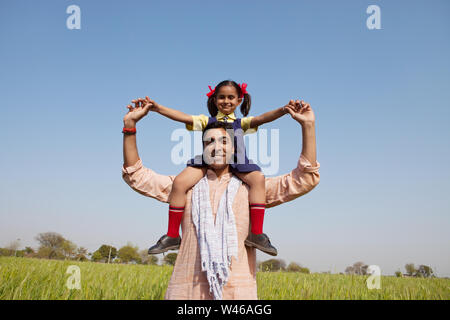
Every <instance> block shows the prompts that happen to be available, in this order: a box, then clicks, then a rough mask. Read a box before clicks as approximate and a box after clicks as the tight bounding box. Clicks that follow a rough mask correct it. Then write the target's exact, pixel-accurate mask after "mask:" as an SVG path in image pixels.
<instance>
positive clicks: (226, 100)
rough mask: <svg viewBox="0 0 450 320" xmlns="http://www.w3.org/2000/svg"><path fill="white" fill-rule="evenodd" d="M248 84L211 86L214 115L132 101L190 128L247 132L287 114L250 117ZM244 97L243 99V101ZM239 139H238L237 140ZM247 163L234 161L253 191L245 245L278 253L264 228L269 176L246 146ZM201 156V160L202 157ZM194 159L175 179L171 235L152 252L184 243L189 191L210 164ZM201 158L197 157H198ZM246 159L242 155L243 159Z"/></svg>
mask: <svg viewBox="0 0 450 320" xmlns="http://www.w3.org/2000/svg"><path fill="white" fill-rule="evenodd" d="M246 87H247V84H245V83H243V84H242V85H239V84H237V83H236V82H234V81H232V80H225V81H222V82H220V83H219V84H218V85H217V86H216V87H215V88H214V90H213V89H211V86H209V89H210V92H209V93H207V96H208V102H207V105H208V111H209V113H210V114H211V117H208V116H206V115H203V114H201V115H198V116H191V115H188V114H185V113H183V112H181V111H177V110H174V109H170V108H167V107H165V106H162V105H160V104H158V103H156V102H155V101H153V100H151V99H150V98H148V97H146V99H145V100H144V99H138V100H133V101H132V102H136V101H139V102H143V103H144V104H145V105H147V104H150V110H152V111H156V112H158V113H160V114H162V115H163V116H166V117H168V118H170V119H172V120H175V121H179V122H183V123H185V124H186V129H188V130H203V129H204V128H205V127H206V126H207V125H208V124H210V123H212V122H215V121H223V122H229V123H232V124H233V129H234V131H235V133H236V130H238V129H242V130H243V132H244V134H247V133H253V132H256V131H257V129H258V126H260V125H261V124H264V123H267V122H271V121H273V120H276V119H278V118H280V117H281V116H283V115H284V114H286V113H287V112H286V109H285V107H286V106H284V107H281V108H278V109H275V110H273V111H269V112H266V113H264V114H262V115H260V116H257V117H246V116H247V115H248V113H249V111H250V105H251V98H250V95H249V94H248V93H247V90H246ZM242 100H243V101H242ZM241 102H242V105H241V108H240V110H241V112H242V114H243V115H244V118H242V119H239V118H236V116H235V114H234V110H235V109H236V108H237V107H238V106H239V105H240V104H241ZM235 137H236V139H242V140H240V141H238V144H240V145H242V146H244V144H243V137H242V135H239V134H237V135H235ZM235 141H236V140H235ZM237 149H238V148H237V145H235V157H236V152H237ZM243 152H244V154H243V155H244V160H245V161H244V162H243V163H239V162H242V161H238V163H231V164H230V166H231V170H232V172H233V173H234V174H235V175H236V176H238V177H239V178H240V179H241V180H242V181H243V182H245V183H246V184H247V185H248V186H249V188H250V190H249V203H250V221H251V232H250V234H249V236H248V237H247V239H246V240H245V244H246V245H247V246H253V247H256V248H257V249H259V250H261V251H263V252H265V253H267V254H270V255H273V256H276V255H277V249H276V248H275V247H273V246H272V245H271V243H270V240H269V238H268V236H267V235H266V234H264V233H263V232H262V231H263V221H264V211H265V201H266V198H265V194H266V192H265V177H264V175H263V174H262V172H261V168H260V167H259V166H257V165H256V164H254V163H252V162H251V161H250V160H249V159H248V158H247V155H246V154H245V147H244V150H243ZM198 157H200V158H201V159H199V158H198ZM198 157H196V158H194V159H191V160H190V161H188V163H187V167H186V168H185V169H184V170H183V171H182V172H181V173H180V174H179V175H178V176H177V177H176V178H175V180H174V182H173V185H172V191H171V193H170V196H169V227H168V232H167V234H165V235H163V236H162V237H161V238H160V239H159V240H158V242H157V243H156V244H155V245H154V246H152V247H151V248H150V249H149V250H148V253H149V254H158V253H162V252H166V251H168V250H175V249H178V248H179V246H180V243H181V238H180V234H179V229H180V224H181V218H182V215H183V212H184V207H185V203H186V193H187V192H188V190H189V189H191V188H192V187H193V186H194V185H195V184H196V183H197V182H198V181H200V179H201V178H202V177H203V176H204V175H205V174H206V170H207V168H206V164H205V162H204V161H203V159H202V156H198ZM195 159H197V160H195ZM240 159H242V158H240Z"/></svg>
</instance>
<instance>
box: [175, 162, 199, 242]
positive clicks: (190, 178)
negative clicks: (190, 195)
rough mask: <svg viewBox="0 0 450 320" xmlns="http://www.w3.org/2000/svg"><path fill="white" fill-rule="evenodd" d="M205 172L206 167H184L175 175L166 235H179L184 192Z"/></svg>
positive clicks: (184, 197)
mask: <svg viewBox="0 0 450 320" xmlns="http://www.w3.org/2000/svg"><path fill="white" fill-rule="evenodd" d="M205 174H206V167H186V168H185V169H184V170H183V171H182V172H181V173H180V174H179V175H177V176H176V177H175V180H174V181H173V184H172V191H171V193H170V195H169V227H168V230H167V235H168V236H169V237H172V238H177V237H179V236H180V234H179V230H180V224H181V218H182V216H183V212H184V207H185V204H186V193H187V192H188V191H189V189H191V188H192V187H193V186H195V185H196V184H197V182H199V181H200V179H201V178H203V176H204V175H205Z"/></svg>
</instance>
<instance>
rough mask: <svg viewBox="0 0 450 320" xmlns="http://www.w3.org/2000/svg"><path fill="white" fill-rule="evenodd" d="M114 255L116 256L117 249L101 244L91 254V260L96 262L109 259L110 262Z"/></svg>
mask: <svg viewBox="0 0 450 320" xmlns="http://www.w3.org/2000/svg"><path fill="white" fill-rule="evenodd" d="M110 253H111V256H110ZM115 257H117V249H116V248H115V247H113V246H110V245H107V244H102V245H101V246H100V248H98V249H97V251H95V252H94V253H93V254H92V256H91V260H92V261H96V262H98V261H101V262H108V260H109V261H110V262H111V261H112V260H114V258H115Z"/></svg>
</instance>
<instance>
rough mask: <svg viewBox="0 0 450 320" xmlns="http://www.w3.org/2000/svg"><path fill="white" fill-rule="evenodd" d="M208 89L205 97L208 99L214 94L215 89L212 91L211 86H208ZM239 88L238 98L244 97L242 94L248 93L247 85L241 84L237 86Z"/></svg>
mask: <svg viewBox="0 0 450 320" xmlns="http://www.w3.org/2000/svg"><path fill="white" fill-rule="evenodd" d="M208 87H209V92H208V93H207V94H206V95H207V96H208V98H209V97H211V96H212V95H213V94H214V92H215V91H216V87H214V89H212V88H211V86H208ZM239 88H241V95H240V96H239V98H242V97H243V96H244V94H246V93H248V92H247V84H246V83H242V85H241V84H239Z"/></svg>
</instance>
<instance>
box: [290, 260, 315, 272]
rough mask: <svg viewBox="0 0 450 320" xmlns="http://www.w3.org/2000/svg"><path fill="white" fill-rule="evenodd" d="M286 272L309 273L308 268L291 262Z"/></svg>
mask: <svg viewBox="0 0 450 320" xmlns="http://www.w3.org/2000/svg"><path fill="white" fill-rule="evenodd" d="M286 271H288V272H300V273H310V271H309V269H308V268H306V267H302V266H301V265H300V264H298V263H295V262H291V263H290V264H289V265H288V266H287V268H286Z"/></svg>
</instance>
